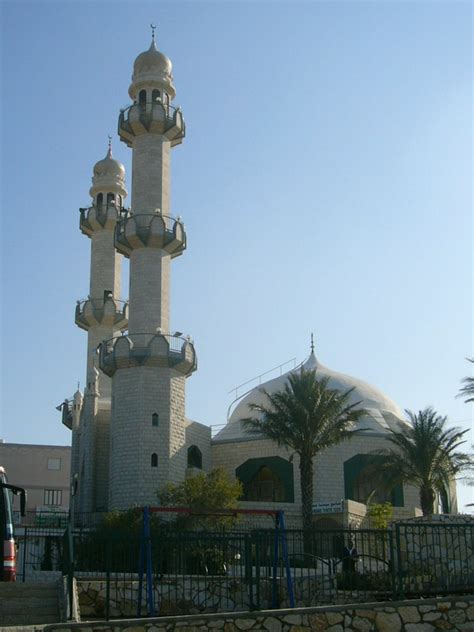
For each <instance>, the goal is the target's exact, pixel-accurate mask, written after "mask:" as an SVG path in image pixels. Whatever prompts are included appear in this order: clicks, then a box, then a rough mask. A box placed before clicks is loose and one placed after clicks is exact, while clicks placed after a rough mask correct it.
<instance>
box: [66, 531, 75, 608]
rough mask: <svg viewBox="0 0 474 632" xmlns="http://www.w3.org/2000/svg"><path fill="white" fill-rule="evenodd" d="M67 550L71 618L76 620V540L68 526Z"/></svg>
mask: <svg viewBox="0 0 474 632" xmlns="http://www.w3.org/2000/svg"><path fill="white" fill-rule="evenodd" d="M66 534H67V548H68V558H69V560H68V561H69V564H68V573H67V592H68V600H69V618H70V619H73V618H74V538H73V533H72V529H71V526H70V525H69V524H68V526H67V531H66Z"/></svg>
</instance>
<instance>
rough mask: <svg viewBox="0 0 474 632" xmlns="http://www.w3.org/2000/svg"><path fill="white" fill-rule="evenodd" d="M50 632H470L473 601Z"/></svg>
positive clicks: (62, 627)
mask: <svg viewBox="0 0 474 632" xmlns="http://www.w3.org/2000/svg"><path fill="white" fill-rule="evenodd" d="M44 630H45V632H46V631H51V632H53V631H54V630H56V631H58V632H68V631H70V632H122V631H124V632H159V631H161V630H162V631H165V630H166V631H167V632H169V631H174V632H205V631H207V630H212V631H216V630H224V632H240V631H241V630H262V631H263V632H306V631H308V632H311V631H312V632H345V631H346V630H350V631H354V632H372V631H373V632H437V631H438V630H459V631H462V630H466V631H468V632H473V630H474V596H463V597H459V596H457V597H447V598H443V599H418V600H413V601H399V602H384V603H371V604H352V605H346V606H322V607H319V608H295V609H293V610H267V611H259V612H242V613H218V614H208V615H194V616H183V617H161V618H159V619H141V620H137V619H135V620H132V619H131V620H115V621H110V622H100V623H94V622H82V623H75V624H64V623H63V624H58V625H48V626H45V628H44Z"/></svg>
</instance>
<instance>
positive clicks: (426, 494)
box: [420, 485, 436, 516]
mask: <svg viewBox="0 0 474 632" xmlns="http://www.w3.org/2000/svg"><path fill="white" fill-rule="evenodd" d="M435 498H436V496H435V493H434V491H433V488H432V487H431V486H430V485H422V486H421V487H420V504H421V511H422V512H423V515H424V516H430V515H431V514H432V513H433V512H434V501H435Z"/></svg>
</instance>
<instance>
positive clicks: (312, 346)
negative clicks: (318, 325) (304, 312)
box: [311, 332, 314, 353]
mask: <svg viewBox="0 0 474 632" xmlns="http://www.w3.org/2000/svg"><path fill="white" fill-rule="evenodd" d="M311 353H314V336H313V332H311Z"/></svg>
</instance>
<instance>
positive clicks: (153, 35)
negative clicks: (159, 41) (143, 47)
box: [150, 24, 156, 42]
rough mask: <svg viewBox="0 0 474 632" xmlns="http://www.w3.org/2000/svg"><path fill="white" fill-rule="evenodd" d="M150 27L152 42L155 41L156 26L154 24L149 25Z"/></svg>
mask: <svg viewBox="0 0 474 632" xmlns="http://www.w3.org/2000/svg"><path fill="white" fill-rule="evenodd" d="M150 27H151V40H152V42H154V41H155V30H156V25H155V24H150Z"/></svg>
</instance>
